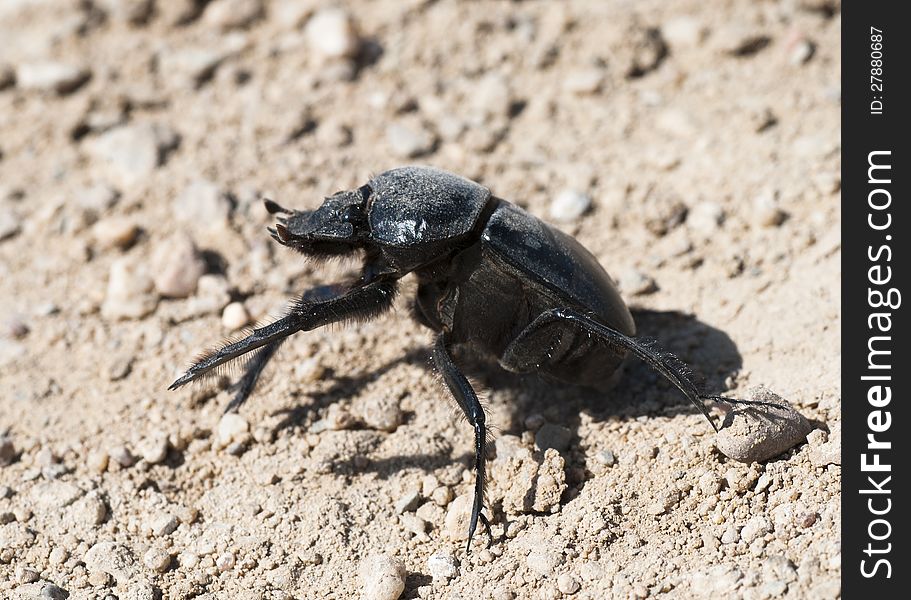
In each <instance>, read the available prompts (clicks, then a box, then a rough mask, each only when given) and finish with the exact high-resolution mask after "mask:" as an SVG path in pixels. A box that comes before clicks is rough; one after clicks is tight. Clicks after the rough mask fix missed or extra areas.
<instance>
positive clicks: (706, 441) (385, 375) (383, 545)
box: [0, 0, 841, 600]
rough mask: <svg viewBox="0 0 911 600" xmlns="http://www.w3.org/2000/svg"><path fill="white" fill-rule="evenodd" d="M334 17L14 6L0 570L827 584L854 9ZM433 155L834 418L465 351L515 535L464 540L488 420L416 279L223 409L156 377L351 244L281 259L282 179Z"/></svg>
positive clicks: (26, 574) (0, 310)
mask: <svg viewBox="0 0 911 600" xmlns="http://www.w3.org/2000/svg"><path fill="white" fill-rule="evenodd" d="M340 5H341V6H342V7H343V8H342V12H338V11H335V12H333V11H331V10H327V7H331V6H332V3H329V2H322V1H320V0H312V1H311V0H304V1H287V2H278V1H277V0H275V1H270V2H261V1H259V0H215V1H213V2H210V3H208V5H206V2H205V1H204V0H202V1H199V2H193V1H192V0H171V1H163V0H157V1H154V0H147V1H146V0H101V1H94V2H77V1H75V0H62V1H61V0H45V1H41V0H8V1H6V2H3V3H0V39H2V40H3V42H2V44H0V280H2V286H0V322H2V331H0V382H2V384H0V437H2V442H0V597H2V598H33V597H36V596H40V595H41V594H44V596H40V597H46V598H58V597H65V595H66V594H67V593H68V594H69V597H70V598H114V597H117V598H121V599H127V598H135V599H140V598H142V599H145V598H155V597H162V598H197V597H199V598H269V599H278V598H353V597H359V596H361V595H365V596H366V597H371V598H394V597H396V596H395V593H396V592H397V591H398V589H399V587H400V585H401V583H402V582H404V591H403V592H402V594H401V597H403V598H417V597H420V598H466V599H467V598H493V599H496V600H500V599H506V598H558V597H564V596H566V597H568V596H574V597H577V598H605V597H615V598H630V597H633V598H645V597H652V596H656V597H669V598H689V597H711V598H729V597H743V598H779V597H789V598H833V597H837V596H838V595H839V575H840V566H839V562H840V547H839V536H840V526H839V518H840V512H839V501H840V495H839V485H840V476H841V473H840V466H839V464H838V463H839V458H838V454H839V450H838V448H839V446H840V441H839V437H840V436H839V433H838V430H839V428H840V421H839V419H840V416H839V415H840V396H839V353H840V349H839V336H840V332H839V323H840V313H839V304H840V298H839V287H838V278H839V274H840V270H839V269H840V266H839V261H840V243H839V228H840V222H839V219H840V215H839V176H838V173H839V169H840V139H839V133H838V131H839V111H840V97H839V86H840V81H839V26H840V23H839V16H838V5H837V3H836V4H833V3H829V2H824V1H817V0H786V1H782V2H769V1H766V2H753V1H750V0H742V1H723V2H712V3H704V2H697V1H695V0H692V1H684V2H673V3H671V2H667V3H662V2H656V1H645V2H635V3H634V2H624V1H612V2H597V1H594V0H593V1H578V2H565V3H556V2H553V3H550V2H487V1H477V2H453V1H446V0H440V1H437V2H433V1H423V0H408V1H399V0H378V1H375V2H342V3H340ZM413 162H417V163H426V164H432V165H435V166H438V167H441V168H445V169H449V170H452V171H455V172H458V173H461V174H464V175H466V176H468V177H470V178H473V179H475V180H477V181H480V182H482V183H483V184H485V185H487V186H489V187H490V188H491V189H492V190H494V192H495V193H496V194H497V195H499V196H501V197H504V198H507V199H510V200H513V201H516V202H518V203H519V204H521V205H522V206H524V207H525V208H527V209H528V210H530V211H531V212H532V213H534V214H536V215H539V216H541V217H542V218H545V219H551V218H552V217H556V218H563V219H564V222H563V223H561V225H560V226H561V227H562V228H564V229H565V230H566V231H567V232H569V233H571V234H573V235H575V236H576V237H577V238H578V239H579V240H580V241H581V242H582V243H583V244H585V245H586V246H587V247H588V248H589V249H591V250H592V252H593V253H594V254H595V255H596V256H598V257H599V259H600V260H601V261H602V263H603V264H604V265H605V267H606V268H607V269H608V271H610V272H611V274H612V275H613V276H614V277H615V278H616V279H618V280H619V284H620V286H621V288H622V289H623V292H624V295H625V297H626V299H627V301H628V302H629V304H630V305H631V306H633V307H635V314H636V318H637V321H638V324H639V328H640V330H641V332H642V333H643V334H645V335H648V336H651V337H654V338H657V339H658V340H659V341H660V343H661V344H662V345H663V346H665V347H667V348H668V349H670V350H672V351H674V352H676V353H678V354H679V355H680V356H681V357H682V358H683V359H684V360H686V361H687V362H688V363H689V364H691V365H692V366H693V367H694V369H695V370H696V371H697V372H699V373H701V374H702V375H703V376H704V378H705V380H706V386H707V387H708V389H710V390H712V391H717V392H726V393H729V394H732V395H735V396H736V395H741V396H742V395H744V394H745V393H746V390H747V389H748V388H750V387H752V386H755V385H760V384H762V385H766V386H768V387H769V388H771V389H773V390H775V391H776V392H777V393H779V394H781V395H782V396H783V397H785V398H787V399H788V400H789V401H790V402H792V403H793V404H794V406H795V407H797V408H798V409H799V410H800V411H801V412H802V413H803V414H804V415H805V416H806V417H807V418H809V419H811V420H812V421H813V422H814V425H815V426H816V427H817V428H818V430H817V431H815V432H813V433H812V434H811V435H810V436H809V438H808V441H807V442H806V443H801V444H799V445H798V446H796V447H795V448H794V449H793V450H791V451H789V452H787V453H785V454H784V455H782V456H780V457H778V458H777V459H774V460H771V461H768V462H766V463H763V464H749V465H747V464H741V463H737V462H734V461H732V460H730V459H728V458H726V457H725V456H724V455H723V454H721V453H720V452H719V451H718V450H717V449H716V448H715V443H714V440H715V437H714V433H713V432H712V430H711V428H710V426H709V424H708V423H706V422H705V420H704V418H703V417H701V416H700V415H698V414H697V413H696V412H695V411H694V410H693V409H692V407H690V406H687V405H686V403H685V401H684V400H683V399H682V398H681V397H680V396H679V395H678V394H677V393H675V391H674V390H673V389H672V388H671V387H669V386H668V385H667V384H665V383H664V382H661V381H659V380H658V378H657V377H656V376H655V375H654V374H652V373H651V372H649V371H648V370H647V369H646V368H645V367H644V366H643V365H641V364H638V363H637V364H633V365H631V367H630V368H629V369H628V371H627V372H626V374H625V376H624V378H623V380H622V381H621V382H620V383H619V384H618V386H617V387H616V388H615V389H614V390H613V391H611V392H610V393H600V394H596V393H591V392H584V391H580V390H578V389H572V388H565V389H554V388H553V387H548V386H546V385H544V384H542V383H540V382H536V381H524V380H518V379H516V378H514V377H509V376H506V375H504V374H502V373H500V372H497V371H496V370H495V369H488V370H487V371H486V372H485V371H482V372H481V374H480V375H479V378H478V381H479V387H481V388H482V390H483V392H484V395H485V397H486V401H487V403H488V413H489V417H488V422H489V423H490V424H491V425H492V426H493V428H494V429H495V437H496V438H497V439H499V442H498V443H497V445H496V448H492V449H491V452H490V456H491V459H492V468H491V478H490V486H489V494H488V496H489V502H488V512H489V514H490V516H491V519H492V522H493V533H494V536H495V538H496V539H495V543H494V544H493V546H492V547H491V548H490V549H489V550H483V546H482V545H480V544H479V545H478V546H476V548H475V550H474V551H473V552H472V554H471V555H466V554H465V551H464V542H463V541H461V539H460V538H461V537H462V536H463V535H464V522H463V520H460V515H461V512H460V510H461V508H462V507H463V505H464V502H463V500H462V499H461V497H462V496H464V495H465V494H468V493H469V492H470V490H471V481H472V474H471V471H470V469H469V465H470V461H471V444H472V432H471V428H470V427H469V426H468V425H467V424H466V423H465V422H464V421H463V420H462V419H461V418H460V417H458V416H457V414H456V411H455V408H454V403H453V402H451V401H450V400H449V399H448V398H447V395H446V393H445V392H444V391H443V390H442V389H441V387H440V385H439V384H438V382H437V379H436V378H435V375H434V374H433V373H432V369H431V368H430V366H429V364H428V344H429V342H430V335H429V332H428V331H427V330H423V329H421V328H420V326H418V325H416V324H415V323H413V322H412V321H411V320H410V318H409V311H408V304H407V301H406V300H407V297H408V294H409V292H413V284H411V285H410V286H406V291H405V293H403V294H402V297H401V299H400V300H401V301H400V302H399V304H398V305H397V309H396V311H394V312H393V313H391V314H388V315H386V316H383V317H381V318H378V319H376V320H375V321H372V322H369V323H366V324H364V325H361V326H355V327H351V328H347V329H345V328H336V329H332V330H324V331H316V332H313V333H309V334H302V335H299V336H297V337H296V338H295V339H294V341H293V343H291V344H288V345H286V347H285V348H284V350H283V351H282V353H281V354H280V356H279V357H278V358H277V359H276V360H275V361H274V364H273V365H272V367H271V369H270V370H269V372H268V377H267V378H266V379H265V380H264V382H263V383H262V385H261V386H260V388H259V389H258V390H257V392H256V394H255V396H254V397H253V399H252V400H251V401H250V402H249V403H248V404H247V405H246V406H244V407H243V410H242V411H241V413H240V417H238V418H229V419H226V420H222V419H221V415H222V411H223V408H224V406H225V405H226V403H227V402H228V401H229V399H230V397H231V395H230V392H229V391H228V390H225V389H220V388H219V387H218V386H210V387H209V388H197V389H195V390H194V389H186V390H180V391H178V392H167V391H166V387H167V385H168V384H169V383H170V382H171V381H172V380H173V379H174V377H175V376H176V375H177V374H179V373H180V372H181V371H182V369H183V368H185V367H186V366H187V364H188V361H189V360H190V359H191V358H192V357H193V355H194V354H195V353H196V352H198V351H200V350H202V349H205V348H206V347H209V346H211V345H212V344H214V343H216V342H217V341H218V340H219V339H221V338H223V337H226V336H228V335H231V333H232V331H231V328H232V327H237V326H238V325H240V324H241V323H242V322H243V321H244V320H245V319H244V317H245V312H246V313H249V314H250V315H251V317H252V318H253V319H268V318H269V317H270V315H272V316H274V315H276V314H280V311H281V307H282V306H283V305H284V303H285V302H286V301H287V300H288V299H289V298H291V297H292V296H293V295H294V294H295V293H300V292H301V291H303V290H305V289H307V288H308V287H311V286H313V285H317V284H322V283H328V282H331V281H333V280H334V279H337V278H339V277H341V276H343V275H344V274H345V273H346V272H347V271H348V270H350V268H353V266H354V265H351V264H340V265H338V264H329V265H315V264H308V263H307V262H306V261H304V260H303V259H302V258H301V257H300V256H297V255H294V254H293V253H291V252H290V251H285V250H283V249H281V248H277V247H276V246H277V245H276V244H275V243H274V242H272V241H271V240H270V239H269V237H268V234H267V233H266V232H265V226H266V225H268V224H269V223H270V221H269V217H268V215H267V214H265V211H264V210H263V209H262V207H261V204H260V198H262V197H264V196H267V197H270V198H273V199H275V200H277V201H278V202H280V203H282V204H285V205H288V206H291V207H298V208H313V207H315V206H317V205H318V204H319V203H320V202H321V199H322V198H323V197H324V196H326V195H328V194H330V193H332V192H335V191H337V190H340V189H348V188H351V187H354V186H357V185H360V184H361V183H363V182H365V181H366V180H367V178H368V177H369V176H370V175H371V174H372V173H378V172H381V171H383V170H385V169H387V168H390V167H393V166H397V165H400V164H407V163H413ZM566 190H569V191H570V192H572V193H573V194H574V195H575V199H574V200H573V201H572V202H570V203H569V204H573V205H575V204H578V206H579V207H580V208H585V205H586V202H587V201H588V200H590V204H591V205H590V207H589V209H588V210H587V211H586V212H585V213H584V214H582V215H581V216H578V217H574V215H573V214H571V213H572V211H571V210H569V211H568V210H567V208H566V206H563V208H561V207H560V206H556V205H554V204H553V203H554V201H555V198H557V197H558V196H559V195H560V194H561V192H563V191H566ZM551 211H556V212H555V213H552V212H551ZM200 275H202V277H201V278H200ZM235 302H239V303H242V307H241V306H240V305H232V308H230V309H228V310H227V312H226V314H224V315H223V309H224V307H225V306H226V305H228V304H229V303H235ZM222 387H223V386H222ZM714 414H715V415H716V417H720V416H721V413H720V412H719V411H718V410H715V411H714ZM542 432H543V433H542ZM829 432H831V436H830V435H829ZM544 438H550V439H551V442H550V445H556V446H557V450H554V449H551V450H548V451H547V452H543V451H542V450H541V449H540V448H539V447H538V446H541V445H548V442H547V440H546V439H544ZM554 440H555V441H554ZM536 444H537V446H536ZM494 457H496V458H495V459H494ZM523 498H524V499H525V500H528V499H529V498H532V499H534V502H533V503H532V502H528V501H526V502H524V503H523ZM531 504H533V506H532V505H531ZM447 516H448V518H447ZM431 555H434V557H433V559H431ZM397 561H398V562H397ZM398 565H403V566H404V572H398ZM384 586H386V587H384Z"/></svg>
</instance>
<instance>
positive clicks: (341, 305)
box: [168, 280, 397, 390]
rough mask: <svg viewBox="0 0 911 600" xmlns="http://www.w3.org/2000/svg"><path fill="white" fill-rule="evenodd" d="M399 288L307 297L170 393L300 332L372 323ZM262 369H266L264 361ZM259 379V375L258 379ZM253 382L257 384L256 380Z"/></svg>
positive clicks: (391, 284)
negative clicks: (345, 323)
mask: <svg viewBox="0 0 911 600" xmlns="http://www.w3.org/2000/svg"><path fill="white" fill-rule="evenodd" d="M396 287H397V286H396V281H395V280H376V281H374V282H372V283H368V284H366V285H360V286H358V287H355V288H354V289H350V290H348V291H347V292H344V293H340V294H339V295H337V296H335V297H333V298H329V299H327V300H312V299H311V297H310V296H308V295H306V294H305V295H304V296H303V297H301V298H300V300H298V301H297V302H295V303H294V304H293V305H292V306H291V309H290V311H289V313H288V315H287V316H285V317H283V318H281V319H279V320H277V321H275V322H274V323H270V324H269V325H265V326H263V327H259V328H257V329H254V330H253V332H252V333H251V334H250V335H248V336H247V337H245V338H243V339H242V340H239V341H236V342H233V343H230V344H227V345H225V346H223V347H222V348H220V349H218V350H216V351H214V352H209V353H207V354H205V355H203V356H202V357H200V358H199V359H198V360H197V361H196V363H194V364H193V365H192V366H191V367H190V368H189V369H187V372H186V373H184V374H183V375H181V376H180V377H179V378H178V379H177V380H176V381H175V382H174V383H172V384H171V385H170V387H168V389H169V390H173V389H177V388H179V387H180V386H182V385H185V384H187V383H189V382H191V381H193V380H194V379H197V378H199V377H203V376H205V375H207V374H209V373H211V372H213V370H214V369H216V368H218V367H220V366H221V365H224V364H226V363H229V362H230V361H232V360H234V359H236V358H239V357H240V356H243V355H244V354H247V353H248V352H252V351H254V350H256V349H258V348H262V347H263V346H268V345H272V344H278V343H280V342H281V341H282V340H284V339H286V338H287V337H288V336H291V335H293V334H295V333H297V332H298V331H310V330H312V329H316V328H317V327H322V326H323V325H328V324H330V323H338V322H340V321H345V320H348V319H369V318H371V317H373V316H376V315H378V314H380V313H382V312H384V311H386V310H388V309H389V308H391V307H392V302H393V300H394V299H395V291H396ZM257 358H259V357H257ZM266 360H268V358H266ZM262 366H265V362H264V361H263V362H262ZM262 366H261V367H260V369H259V370H260V371H261V370H262ZM258 376H259V373H258V372H257V373H256V375H255V377H258ZM253 382H254V383H255V379H254V381H253Z"/></svg>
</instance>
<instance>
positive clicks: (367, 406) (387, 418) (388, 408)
mask: <svg viewBox="0 0 911 600" xmlns="http://www.w3.org/2000/svg"><path fill="white" fill-rule="evenodd" d="M359 412H360V417H361V419H362V420H363V421H364V424H365V425H366V426H367V427H369V428H370V429H375V430H377V431H386V432H389V433H391V432H393V431H395V430H396V429H398V426H399V425H401V423H402V419H403V418H404V417H403V415H402V409H401V407H400V406H399V403H398V401H397V400H396V399H395V398H393V397H391V396H389V395H386V394H378V395H371V396H369V397H368V398H366V399H365V400H364V402H363V404H362V405H361V407H360V411H359Z"/></svg>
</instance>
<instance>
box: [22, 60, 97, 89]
mask: <svg viewBox="0 0 911 600" xmlns="http://www.w3.org/2000/svg"><path fill="white" fill-rule="evenodd" d="M91 76H92V73H91V71H89V70H88V69H86V68H85V67H81V66H77V65H71V64H67V63H61V62H51V61H44V62H34V63H24V64H21V65H19V67H18V68H17V69H16V85H17V86H18V87H19V88H21V89H23V90H35V91H39V92H56V93H57V94H61V95H63V94H69V93H70V92H74V91H76V90H77V89H79V88H80V87H81V86H82V84H84V83H85V82H86V81H88V80H89V78H90V77H91Z"/></svg>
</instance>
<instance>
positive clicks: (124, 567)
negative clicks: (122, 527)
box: [83, 541, 141, 584]
mask: <svg viewBox="0 0 911 600" xmlns="http://www.w3.org/2000/svg"><path fill="white" fill-rule="evenodd" d="M83 562H84V563H85V567H86V569H88V571H89V572H90V573H91V572H99V571H100V572H102V573H107V574H108V575H111V576H112V577H113V578H114V579H115V580H116V581H117V583H120V584H126V583H127V582H128V581H130V580H132V579H133V578H135V577H136V576H137V575H139V573H140V572H141V569H140V568H138V565H137V564H136V559H135V558H134V556H133V553H132V551H131V550H130V549H129V548H127V547H126V546H124V545H121V544H117V543H115V542H107V541H106V542H98V543H97V544H95V545H94V546H92V547H91V548H89V550H88V552H86V553H85V556H84V557H83Z"/></svg>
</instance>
